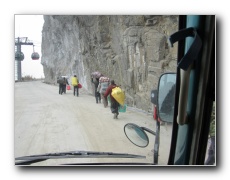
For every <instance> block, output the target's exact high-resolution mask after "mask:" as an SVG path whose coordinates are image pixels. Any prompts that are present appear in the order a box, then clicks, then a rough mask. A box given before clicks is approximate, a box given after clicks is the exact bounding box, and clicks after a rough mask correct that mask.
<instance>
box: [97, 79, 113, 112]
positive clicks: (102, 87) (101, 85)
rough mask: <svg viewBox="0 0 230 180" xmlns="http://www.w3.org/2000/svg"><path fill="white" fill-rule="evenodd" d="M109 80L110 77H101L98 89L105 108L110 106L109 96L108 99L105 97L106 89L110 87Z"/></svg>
mask: <svg viewBox="0 0 230 180" xmlns="http://www.w3.org/2000/svg"><path fill="white" fill-rule="evenodd" d="M109 81H110V79H109V78H108V77H105V76H101V77H100V78H99V85H98V88H97V91H98V92H99V94H100V96H101V99H102V101H103V105H104V107H105V108H106V107H107V106H108V100H107V98H106V99H105V98H104V94H105V91H106V89H107V88H108V87H109Z"/></svg>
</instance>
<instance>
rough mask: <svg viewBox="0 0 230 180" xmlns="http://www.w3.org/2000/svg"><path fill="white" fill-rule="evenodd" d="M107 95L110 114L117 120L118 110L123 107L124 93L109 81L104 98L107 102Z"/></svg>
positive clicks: (112, 81)
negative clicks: (109, 101)
mask: <svg viewBox="0 0 230 180" xmlns="http://www.w3.org/2000/svg"><path fill="white" fill-rule="evenodd" d="M108 95H110V100H111V106H110V109H111V112H112V113H113V114H114V116H113V118H114V119H118V115H119V112H118V108H119V106H120V105H122V106H123V105H124V101H125V93H124V91H122V90H121V88H120V87H118V86H117V85H116V84H115V82H114V80H111V82H110V85H109V87H108V88H107V90H106V92H105V94H104V97H105V99H106V100H107V97H108Z"/></svg>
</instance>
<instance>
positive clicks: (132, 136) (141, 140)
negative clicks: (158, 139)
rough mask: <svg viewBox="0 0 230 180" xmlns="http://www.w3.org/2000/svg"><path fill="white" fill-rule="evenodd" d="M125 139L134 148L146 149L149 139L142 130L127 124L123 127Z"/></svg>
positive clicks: (134, 125)
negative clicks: (134, 146) (133, 145)
mask: <svg viewBox="0 0 230 180" xmlns="http://www.w3.org/2000/svg"><path fill="white" fill-rule="evenodd" d="M124 131H125V135H126V137H127V138H128V139H129V140H130V141H131V142H132V143H133V144H135V145H136V146H139V147H142V148H144V147H146V146H148V144H149V138H148V136H147V134H146V133H145V132H144V130H143V129H142V128H141V127H139V126H138V125H136V124H132V123H128V124H126V125H125V126H124Z"/></svg>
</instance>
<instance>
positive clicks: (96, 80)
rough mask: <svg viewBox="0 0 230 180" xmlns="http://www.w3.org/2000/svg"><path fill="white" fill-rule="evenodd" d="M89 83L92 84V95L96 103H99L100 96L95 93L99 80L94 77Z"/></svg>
mask: <svg viewBox="0 0 230 180" xmlns="http://www.w3.org/2000/svg"><path fill="white" fill-rule="evenodd" d="M91 82H92V83H93V84H94V93H95V99H96V103H97V104H98V103H101V95H100V93H99V92H98V91H97V88H98V85H99V78H96V77H92V78H91Z"/></svg>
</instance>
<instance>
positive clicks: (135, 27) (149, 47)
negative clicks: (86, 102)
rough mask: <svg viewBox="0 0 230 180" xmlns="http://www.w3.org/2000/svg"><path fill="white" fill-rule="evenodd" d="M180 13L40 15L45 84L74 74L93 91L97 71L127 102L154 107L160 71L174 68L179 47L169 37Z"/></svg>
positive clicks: (175, 27)
mask: <svg viewBox="0 0 230 180" xmlns="http://www.w3.org/2000/svg"><path fill="white" fill-rule="evenodd" d="M177 29H178V16H142V15H138V16H133V15H130V16H128V15H127V16H120V15H111V16H107V15H102V16H97V15H94V16H88V15H82V16H79V15H78V16H70V15H67V16H48V15H45V16H44V26H43V31H42V57H41V63H42V65H43V68H44V74H45V82H47V83H56V79H57V76H59V75H67V76H73V75H74V74H76V75H77V76H78V78H79V80H80V82H81V83H82V85H83V86H84V88H86V89H87V90H88V91H89V93H93V86H92V83H91V79H90V74H91V73H92V72H94V71H100V72H101V73H102V74H104V75H105V76H107V77H109V78H110V79H114V80H115V82H116V83H117V84H118V85H120V86H121V87H122V88H123V89H124V90H125V93H126V103H127V104H128V105H129V106H133V107H137V108H139V109H143V110H145V111H152V104H151V102H150V93H151V90H153V89H157V84H158V79H159V76H160V75H161V74H162V73H163V72H172V71H174V72H175V71H176V60H177V59H176V55H177V48H176V47H174V48H170V47H169V45H168V43H167V39H168V36H169V35H171V34H172V33H174V32H176V31H177Z"/></svg>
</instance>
